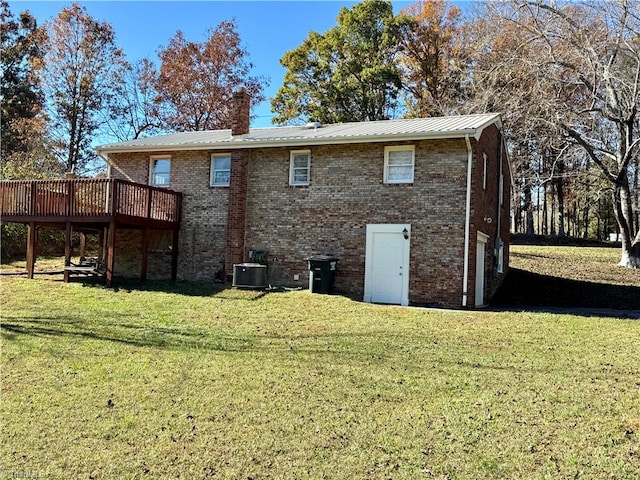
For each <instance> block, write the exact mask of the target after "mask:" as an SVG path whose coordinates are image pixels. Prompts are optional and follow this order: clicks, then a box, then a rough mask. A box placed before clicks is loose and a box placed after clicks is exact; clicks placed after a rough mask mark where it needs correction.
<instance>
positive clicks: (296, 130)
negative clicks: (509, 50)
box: [96, 114, 502, 155]
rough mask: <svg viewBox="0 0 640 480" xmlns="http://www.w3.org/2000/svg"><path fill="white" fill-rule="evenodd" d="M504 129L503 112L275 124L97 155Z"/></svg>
mask: <svg viewBox="0 0 640 480" xmlns="http://www.w3.org/2000/svg"><path fill="white" fill-rule="evenodd" d="M493 124H495V125H497V127H498V128H502V121H501V119H500V115H499V114H479V115H460V116H455V117H433V118H426V119H424V118H418V119H398V120H384V121H377V122H355V123H345V124H334V125H326V126H322V127H319V128H313V129H309V128H308V127H270V128H257V129H251V130H250V131H249V133H248V134H245V135H236V136H233V135H231V130H212V131H202V132H182V133H173V134H169V135H161V136H157V137H149V138H141V139H137V140H130V141H127V142H119V143H112V144H108V145H101V146H99V147H97V148H96V150H97V152H98V154H100V155H103V154H108V153H132V152H152V151H162V152H169V151H179V150H237V149H255V148H269V147H302V146H314V145H340V144H353V143H372V142H376V143H380V142H401V141H416V140H436V139H449V138H465V136H467V135H468V136H470V137H474V138H475V139H476V140H478V139H479V138H480V135H481V134H482V132H483V130H484V129H485V128H487V127H488V126H490V125H493Z"/></svg>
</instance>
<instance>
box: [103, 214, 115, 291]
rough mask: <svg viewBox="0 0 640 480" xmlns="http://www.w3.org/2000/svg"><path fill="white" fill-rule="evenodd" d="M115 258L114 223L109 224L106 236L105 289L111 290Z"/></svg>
mask: <svg viewBox="0 0 640 480" xmlns="http://www.w3.org/2000/svg"><path fill="white" fill-rule="evenodd" d="M115 256H116V222H111V223H110V224H109V233H108V235H107V274H106V281H105V284H106V286H107V288H111V283H112V282H113V268H114V266H115V263H116V262H115Z"/></svg>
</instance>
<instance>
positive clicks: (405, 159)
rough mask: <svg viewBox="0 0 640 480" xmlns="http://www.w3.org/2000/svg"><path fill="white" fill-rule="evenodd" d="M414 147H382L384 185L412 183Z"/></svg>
mask: <svg viewBox="0 0 640 480" xmlns="http://www.w3.org/2000/svg"><path fill="white" fill-rule="evenodd" d="M414 157H415V147H414V146H413V145H402V146H397V147H384V183H413V167H414Z"/></svg>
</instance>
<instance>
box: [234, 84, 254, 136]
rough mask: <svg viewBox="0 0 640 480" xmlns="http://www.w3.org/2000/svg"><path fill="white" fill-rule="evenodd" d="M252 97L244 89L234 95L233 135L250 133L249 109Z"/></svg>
mask: <svg viewBox="0 0 640 480" xmlns="http://www.w3.org/2000/svg"><path fill="white" fill-rule="evenodd" d="M250 104H251V97H250V96H249V94H248V93H247V91H246V90H245V89H244V88H239V89H238V91H236V92H234V93H233V101H232V103H231V135H244V134H245V133H249V108H250Z"/></svg>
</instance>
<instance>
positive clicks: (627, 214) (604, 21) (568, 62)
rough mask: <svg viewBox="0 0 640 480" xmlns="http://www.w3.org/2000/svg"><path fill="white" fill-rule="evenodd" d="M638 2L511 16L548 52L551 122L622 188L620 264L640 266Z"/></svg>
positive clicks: (520, 9) (618, 197)
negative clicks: (638, 209) (639, 212)
mask: <svg viewBox="0 0 640 480" xmlns="http://www.w3.org/2000/svg"><path fill="white" fill-rule="evenodd" d="M638 13H639V10H638V3H637V2H635V1H633V0H618V1H609V2H585V3H580V4H578V3H576V2H572V3H568V4H566V5H563V4H558V3H556V2H541V1H538V2H528V3H522V2H518V3H517V4H516V6H515V8H514V10H513V16H512V18H511V19H510V21H512V22H513V23H514V24H515V25H517V26H518V28H520V29H521V31H522V34H521V38H522V39H523V41H524V42H527V43H529V44H530V45H535V46H536V47H537V48H538V49H539V50H540V52H541V60H540V62H539V66H538V75H537V78H538V79H545V81H546V82H550V84H551V86H553V87H554V88H555V90H556V91H557V92H558V95H556V96H555V97H554V98H549V99H547V101H546V103H547V104H548V108H546V109H545V110H546V116H545V118H540V120H541V121H544V122H546V123H547V124H548V125H549V126H550V127H551V128H554V129H557V131H558V134H559V135H560V134H562V135H564V136H565V137H566V138H567V139H568V140H569V141H571V142H572V143H573V144H574V145H576V146H578V147H580V148H582V149H583V150H584V151H585V152H586V154H587V155H588V157H589V159H590V160H591V161H592V162H593V163H594V164H595V165H596V166H597V167H598V168H599V169H600V172H601V174H602V176H603V177H604V178H605V179H606V180H607V181H608V182H609V183H610V184H611V186H612V188H613V191H614V207H615V209H614V211H615V215H616V219H617V222H618V226H619V228H620V233H621V237H622V238H621V240H622V254H621V260H620V265H621V266H625V267H631V268H640V229H639V228H638V225H637V222H636V221H635V218H636V214H635V213H634V211H633V209H634V201H633V198H634V195H637V192H634V191H633V190H632V188H633V184H632V183H631V181H630V179H631V178H632V166H633V165H634V162H635V161H636V159H637V156H638V155H639V154H640V138H639V135H638V133H639V132H638V117H637V109H638V102H639V93H640V18H639V17H638Z"/></svg>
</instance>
